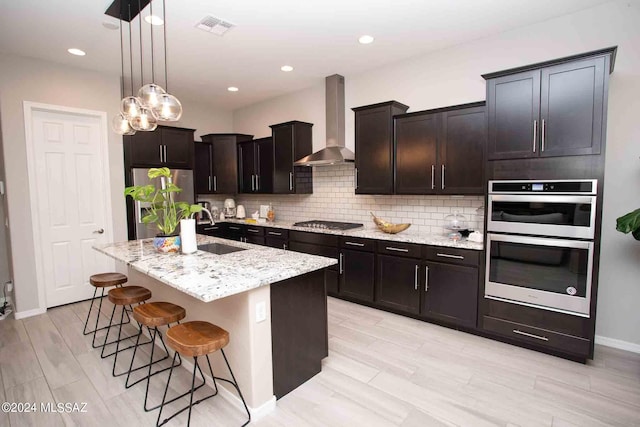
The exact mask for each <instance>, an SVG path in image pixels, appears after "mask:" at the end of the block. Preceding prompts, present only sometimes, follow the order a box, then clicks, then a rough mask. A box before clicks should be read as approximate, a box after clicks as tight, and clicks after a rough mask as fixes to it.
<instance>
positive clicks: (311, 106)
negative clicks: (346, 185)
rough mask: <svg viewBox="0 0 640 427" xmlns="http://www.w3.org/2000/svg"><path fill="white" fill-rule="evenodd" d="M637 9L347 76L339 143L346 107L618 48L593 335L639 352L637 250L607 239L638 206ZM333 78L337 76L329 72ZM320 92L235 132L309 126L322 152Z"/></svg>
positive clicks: (445, 95)
mask: <svg viewBox="0 0 640 427" xmlns="http://www.w3.org/2000/svg"><path fill="white" fill-rule="evenodd" d="M638 23H640V5H639V4H638V3H637V2H628V1H616V2H611V3H607V4H604V5H601V6H598V7H596V8H593V9H588V10H585V11H582V12H578V13H575V14H570V15H565V16H562V17H560V18H557V19H553V20H549V21H546V22H543V23H539V24H535V25H531V26H528V27H523V28H519V29H514V30H511V31H508V32H504V33H501V34H497V35H495V36H491V37H488V38H485V39H481V40H476V41H473V42H470V43H465V44H461V45H458V46H455V47H451V48H448V49H443V50H441V51H437V52H434V53H431V54H428V55H425V56H422V57H419V58H414V59H411V60H407V61H403V62H401V63H397V64H393V65H390V66H387V67H384V68H380V69H377V70H373V71H370V72H367V73H364V74H360V75H351V76H350V75H347V76H345V78H346V83H345V84H346V106H347V113H346V140H347V147H350V148H351V149H353V147H354V141H353V138H354V122H353V119H354V115H353V113H352V112H351V111H350V108H352V107H356V106H361V105H367V104H372V103H376V102H383V101H388V100H392V99H393V100H397V101H400V102H402V103H404V104H407V105H409V106H410V107H411V109H410V110H409V111H418V110H423V109H428V108H435V107H443V106H448V105H454V104H460V103H466V102H473V101H478V100H483V99H485V97H486V95H485V81H484V80H483V79H482V77H480V75H481V74H484V73H487V72H492V71H499V70H503V69H507V68H512V67H517V66H521V65H527V64H531V63H536V62H541V61H546V60H550V59H554V58H560V57H564V56H569V55H573V54H577V53H582V52H588V51H591V50H596V49H601V48H605V47H609V46H614V45H617V46H618V58H617V60H616V69H615V72H614V73H613V74H612V75H611V81H610V91H609V119H608V129H607V163H606V175H605V176H606V185H605V196H604V203H605V204H604V216H603V220H604V225H603V233H602V257H601V272H600V290H599V294H600V295H599V303H598V315H597V329H596V333H597V335H600V336H604V337H607V338H610V339H615V340H622V341H625V342H628V343H633V344H635V345H636V348H639V349H640V328H639V326H640V310H638V308H637V301H640V283H639V281H638V277H640V262H639V261H640V242H636V241H633V239H632V238H631V237H629V236H624V235H622V234H620V233H618V232H616V231H615V218H616V217H617V216H619V215H621V214H623V213H625V212H628V211H630V210H633V209H635V208H638V207H640V191H639V190H638V186H639V185H640V160H639V159H638V158H639V157H640V144H639V143H638V141H640V127H638V126H637V124H636V123H637V117H640V103H639V102H638V99H640V48H639V46H640V25H639V24H638ZM336 71H337V72H338V73H339V70H336ZM323 94H324V88H323V85H318V86H317V87H313V88H309V89H306V90H304V91H301V92H297V93H293V94H289V95H286V96H282V97H279V98H277V99H274V100H272V101H270V102H263V103H260V104H256V105H253V106H250V107H247V108H243V109H240V110H237V111H235V112H234V117H233V120H234V129H235V131H236V132H244V133H254V134H256V135H257V136H264V135H268V134H269V128H268V125H269V124H273V123H278V122H282V121H287V120H304V121H309V122H311V123H314V124H315V126H314V132H313V137H314V149H318V148H320V147H322V146H323V144H324V135H325V130H324V127H325V118H324V108H323V105H324V96H323Z"/></svg>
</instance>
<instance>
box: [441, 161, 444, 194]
mask: <svg viewBox="0 0 640 427" xmlns="http://www.w3.org/2000/svg"><path fill="white" fill-rule="evenodd" d="M441 184H442V189H443V190H444V165H442V182H441Z"/></svg>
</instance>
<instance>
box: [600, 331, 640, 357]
mask: <svg viewBox="0 0 640 427" xmlns="http://www.w3.org/2000/svg"><path fill="white" fill-rule="evenodd" d="M595 343H596V344H600V345H604V346H607V347H613V348H617V349H620V350H626V351H630V352H633V353H640V344H635V343H632V342H629V341H622V340H617V339H615V338H609V337H603V336H601V335H596V337H595Z"/></svg>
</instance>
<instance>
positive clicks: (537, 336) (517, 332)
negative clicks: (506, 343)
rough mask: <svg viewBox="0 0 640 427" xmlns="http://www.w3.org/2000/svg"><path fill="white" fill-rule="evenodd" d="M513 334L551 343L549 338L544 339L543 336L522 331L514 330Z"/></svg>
mask: <svg viewBox="0 0 640 427" xmlns="http://www.w3.org/2000/svg"><path fill="white" fill-rule="evenodd" d="M513 333H514V334H518V335H524V336H525V337H529V338H535V339H537V340H540V341H549V338H547V337H543V336H541V335H535V334H530V333H529V332H522V331H520V330H518V329H514V330H513Z"/></svg>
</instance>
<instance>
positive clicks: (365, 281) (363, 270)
mask: <svg viewBox="0 0 640 427" xmlns="http://www.w3.org/2000/svg"><path fill="white" fill-rule="evenodd" d="M375 271H376V264H375V254H374V253H372V252H362V251H356V250H351V249H342V250H341V251H340V295H342V296H346V297H351V298H357V299H359V300H361V301H367V302H372V301H373V282H374V279H375Z"/></svg>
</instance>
